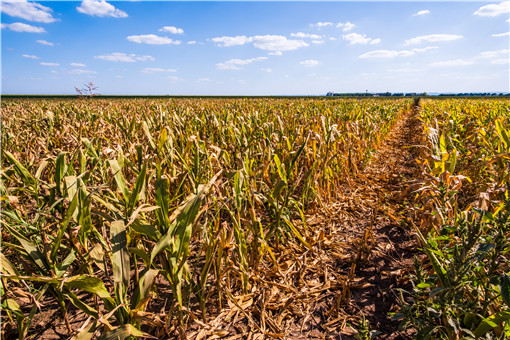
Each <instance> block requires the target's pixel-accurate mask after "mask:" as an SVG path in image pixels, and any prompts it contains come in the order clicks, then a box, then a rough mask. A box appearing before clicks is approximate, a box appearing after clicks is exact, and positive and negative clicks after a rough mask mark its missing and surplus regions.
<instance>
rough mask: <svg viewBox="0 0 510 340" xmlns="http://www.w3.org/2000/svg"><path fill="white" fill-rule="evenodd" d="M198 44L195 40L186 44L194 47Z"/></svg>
mask: <svg viewBox="0 0 510 340" xmlns="http://www.w3.org/2000/svg"><path fill="white" fill-rule="evenodd" d="M196 43H197V42H196V41H195V40H191V41H188V42H187V43H186V44H188V45H194V44H196Z"/></svg>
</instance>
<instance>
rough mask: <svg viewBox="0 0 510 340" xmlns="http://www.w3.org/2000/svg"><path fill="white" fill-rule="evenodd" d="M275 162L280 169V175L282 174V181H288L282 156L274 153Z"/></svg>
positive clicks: (277, 168) (278, 169)
mask: <svg viewBox="0 0 510 340" xmlns="http://www.w3.org/2000/svg"><path fill="white" fill-rule="evenodd" d="M274 163H275V164H276V170H277V171H278V175H280V178H281V180H282V181H284V182H285V183H287V176H286V175H285V169H284V168H283V165H282V162H281V161H280V158H279V157H278V155H274Z"/></svg>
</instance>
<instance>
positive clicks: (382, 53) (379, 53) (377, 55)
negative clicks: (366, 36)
mask: <svg viewBox="0 0 510 340" xmlns="http://www.w3.org/2000/svg"><path fill="white" fill-rule="evenodd" d="M414 54H415V52H413V51H407V50H403V51H394V50H375V51H370V52H367V53H364V54H362V55H360V56H359V58H361V59H391V58H395V57H409V56H412V55H414Z"/></svg>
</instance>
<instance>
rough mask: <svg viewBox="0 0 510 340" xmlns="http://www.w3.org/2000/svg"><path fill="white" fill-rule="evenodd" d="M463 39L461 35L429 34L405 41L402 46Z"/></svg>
mask: <svg viewBox="0 0 510 340" xmlns="http://www.w3.org/2000/svg"><path fill="white" fill-rule="evenodd" d="M461 38H463V36H462V35H457V34H429V35H421V36H419V37H414V38H411V39H407V40H406V41H405V42H404V44H405V45H417V44H421V43H423V42H441V41H453V40H457V39H461Z"/></svg>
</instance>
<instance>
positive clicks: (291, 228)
mask: <svg viewBox="0 0 510 340" xmlns="http://www.w3.org/2000/svg"><path fill="white" fill-rule="evenodd" d="M283 220H284V221H285V223H286V224H287V226H289V228H290V230H291V231H292V233H293V234H294V235H295V236H296V237H297V238H298V240H299V241H301V243H302V244H303V245H304V246H305V247H307V248H308V249H312V247H311V246H310V244H308V242H306V241H305V239H304V238H303V236H302V235H301V233H300V232H299V231H298V230H297V229H296V227H295V226H294V224H292V222H291V221H289V220H288V219H286V218H285V217H283Z"/></svg>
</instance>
